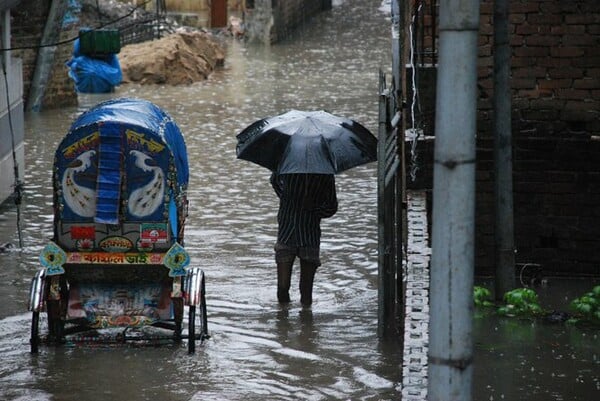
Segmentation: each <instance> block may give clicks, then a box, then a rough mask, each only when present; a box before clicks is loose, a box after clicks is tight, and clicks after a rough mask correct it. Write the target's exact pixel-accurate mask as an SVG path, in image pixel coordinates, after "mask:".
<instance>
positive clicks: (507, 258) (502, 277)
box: [493, 0, 515, 300]
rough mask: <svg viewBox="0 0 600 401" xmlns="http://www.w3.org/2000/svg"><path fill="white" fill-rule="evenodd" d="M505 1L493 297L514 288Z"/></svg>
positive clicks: (500, 29)
mask: <svg viewBox="0 0 600 401" xmlns="http://www.w3.org/2000/svg"><path fill="white" fill-rule="evenodd" d="M509 39H510V34H509V32H508V0H495V1H494V100H493V104H494V176H495V182H494V185H495V186H494V189H495V195H496V196H495V203H494V205H495V225H494V233H495V238H494V255H495V263H496V281H495V284H496V285H495V287H496V290H495V296H496V299H497V300H501V299H502V297H503V295H504V293H506V292H507V291H510V290H512V289H514V287H515V249H514V248H515V245H514V212H513V182H512V131H511V94H510V58H511V48H510V41H509Z"/></svg>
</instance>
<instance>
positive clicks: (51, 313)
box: [46, 300, 64, 344]
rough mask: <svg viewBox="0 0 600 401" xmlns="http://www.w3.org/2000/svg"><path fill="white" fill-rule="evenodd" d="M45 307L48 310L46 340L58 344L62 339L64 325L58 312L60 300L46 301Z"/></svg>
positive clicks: (59, 310)
mask: <svg viewBox="0 0 600 401" xmlns="http://www.w3.org/2000/svg"><path fill="white" fill-rule="evenodd" d="M46 308H47V312H48V340H49V341H53V342H55V343H57V344H58V343H60V342H61V341H62V336H63V327H64V323H63V320H62V319H61V314H60V312H61V304H60V301H54V300H53V301H47V302H46Z"/></svg>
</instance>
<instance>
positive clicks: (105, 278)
mask: <svg viewBox="0 0 600 401" xmlns="http://www.w3.org/2000/svg"><path fill="white" fill-rule="evenodd" d="M188 176H189V171H188V160H187V154H186V146H185V142H184V139H183V136H182V134H181V132H180V130H179V128H178V126H177V125H176V124H175V122H174V121H173V120H172V119H171V118H170V116H169V115H168V114H167V113H165V112H164V111H162V110H161V109H160V108H159V107H158V106H156V105H155V104H153V103H151V102H149V101H145V100H141V99H132V98H127V99H114V100H109V101H106V102H103V103H100V104H99V105H97V106H95V107H93V108H91V109H90V110H88V111H86V112H84V113H83V114H82V115H80V116H79V117H78V118H77V119H76V120H75V121H74V122H73V124H72V126H71V128H70V130H69V132H68V133H67V135H66V136H65V137H64V138H63V140H62V141H61V143H60V145H59V146H58V148H57V150H56V153H55V158H54V163H53V172H52V177H53V178H52V183H53V190H54V199H53V206H54V235H53V237H52V239H51V241H50V242H49V243H48V244H47V245H46V246H45V248H44V249H43V250H42V252H41V254H40V262H41V264H42V268H41V269H40V270H39V271H38V272H37V274H36V275H35V277H34V278H33V279H32V283H31V291H30V299H29V310H30V311H31V312H32V322H31V339H30V344H31V352H32V353H37V352H38V347H39V344H41V343H49V344H75V345H76V344H78V343H84V342H97V343H109V344H114V343H125V342H130V341H131V342H135V343H138V344H139V343H144V344H146V343H151V344H152V343H157V344H160V343H164V342H173V341H175V342H179V341H181V340H182V339H187V340H188V351H189V352H190V353H193V352H194V351H195V344H196V341H202V340H204V339H205V338H208V330H207V315H206V297H205V278H204V272H203V271H202V270H201V269H200V268H198V267H190V266H189V262H190V257H189V254H188V253H187V251H186V250H185V248H184V227H185V220H186V217H187V206H188V200H187V197H186V190H187V185H188ZM186 311H187V322H184V314H185V312H186ZM41 312H45V313H46V315H47V333H41V331H42V329H41V326H42V325H41V324H40V313H41ZM184 326H187V327H184Z"/></svg>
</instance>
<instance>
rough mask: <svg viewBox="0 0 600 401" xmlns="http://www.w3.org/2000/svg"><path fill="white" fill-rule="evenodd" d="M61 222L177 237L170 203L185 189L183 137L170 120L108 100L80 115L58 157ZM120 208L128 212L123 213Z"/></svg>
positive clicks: (153, 110) (127, 101) (150, 108)
mask: <svg viewBox="0 0 600 401" xmlns="http://www.w3.org/2000/svg"><path fill="white" fill-rule="evenodd" d="M55 168H56V175H55V177H56V179H57V180H58V182H57V185H60V186H61V188H62V189H61V194H62V195H61V197H62V200H61V209H62V211H61V214H62V218H63V219H64V220H65V221H94V222H96V223H105V224H117V222H118V221H119V214H120V213H123V217H124V218H125V220H126V221H154V222H155V221H163V220H164V219H165V216H170V221H171V229H172V230H173V235H174V236H175V235H176V233H177V220H178V219H177V218H176V214H177V209H176V208H175V204H174V202H175V199H176V198H177V196H178V195H179V194H181V193H184V192H185V190H186V189H187V184H188V180H189V168H188V158H187V151H186V146H185V142H184V139H183V135H182V134H181V131H180V130H179V127H178V126H177V125H176V124H175V122H174V121H173V120H172V119H171V117H170V116H169V115H168V114H167V113H166V112H164V111H163V110H162V109H160V108H159V107H158V106H156V105H155V104H153V103H151V102H149V101H146V100H141V99H133V98H122V99H114V100H109V101H106V102H103V103H100V104H99V105H97V106H95V107H93V108H91V109H90V110H88V111H86V112H85V113H83V114H82V115H80V116H79V117H78V118H77V119H76V120H75V121H74V122H73V124H72V125H71V128H70V130H69V133H68V134H67V135H66V136H65V138H64V139H63V140H62V142H61V143H60V145H59V147H58V149H57V151H56V157H55ZM122 201H125V204H126V208H124V209H123V210H121V205H122V204H123V203H122Z"/></svg>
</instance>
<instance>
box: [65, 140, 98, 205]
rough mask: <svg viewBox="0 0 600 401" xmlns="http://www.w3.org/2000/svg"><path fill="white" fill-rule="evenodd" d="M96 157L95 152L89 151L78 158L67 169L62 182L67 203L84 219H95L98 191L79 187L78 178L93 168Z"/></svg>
mask: <svg viewBox="0 0 600 401" xmlns="http://www.w3.org/2000/svg"><path fill="white" fill-rule="evenodd" d="M95 155H96V151H95V150H88V151H87V152H84V153H82V154H80V155H79V156H77V158H76V159H75V160H73V162H71V164H69V166H68V167H67V168H66V169H65V172H64V174H63V178H62V182H61V185H62V193H63V198H64V200H65V203H66V204H67V206H69V208H71V210H72V211H73V212H74V213H76V214H77V215H79V216H82V217H93V216H94V214H95V213H96V190H95V189H92V188H87V187H84V186H82V185H79V184H78V183H77V181H76V176H77V174H79V173H83V172H84V171H86V170H87V169H88V168H90V167H91V166H92V158H93V157H94V156H95Z"/></svg>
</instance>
